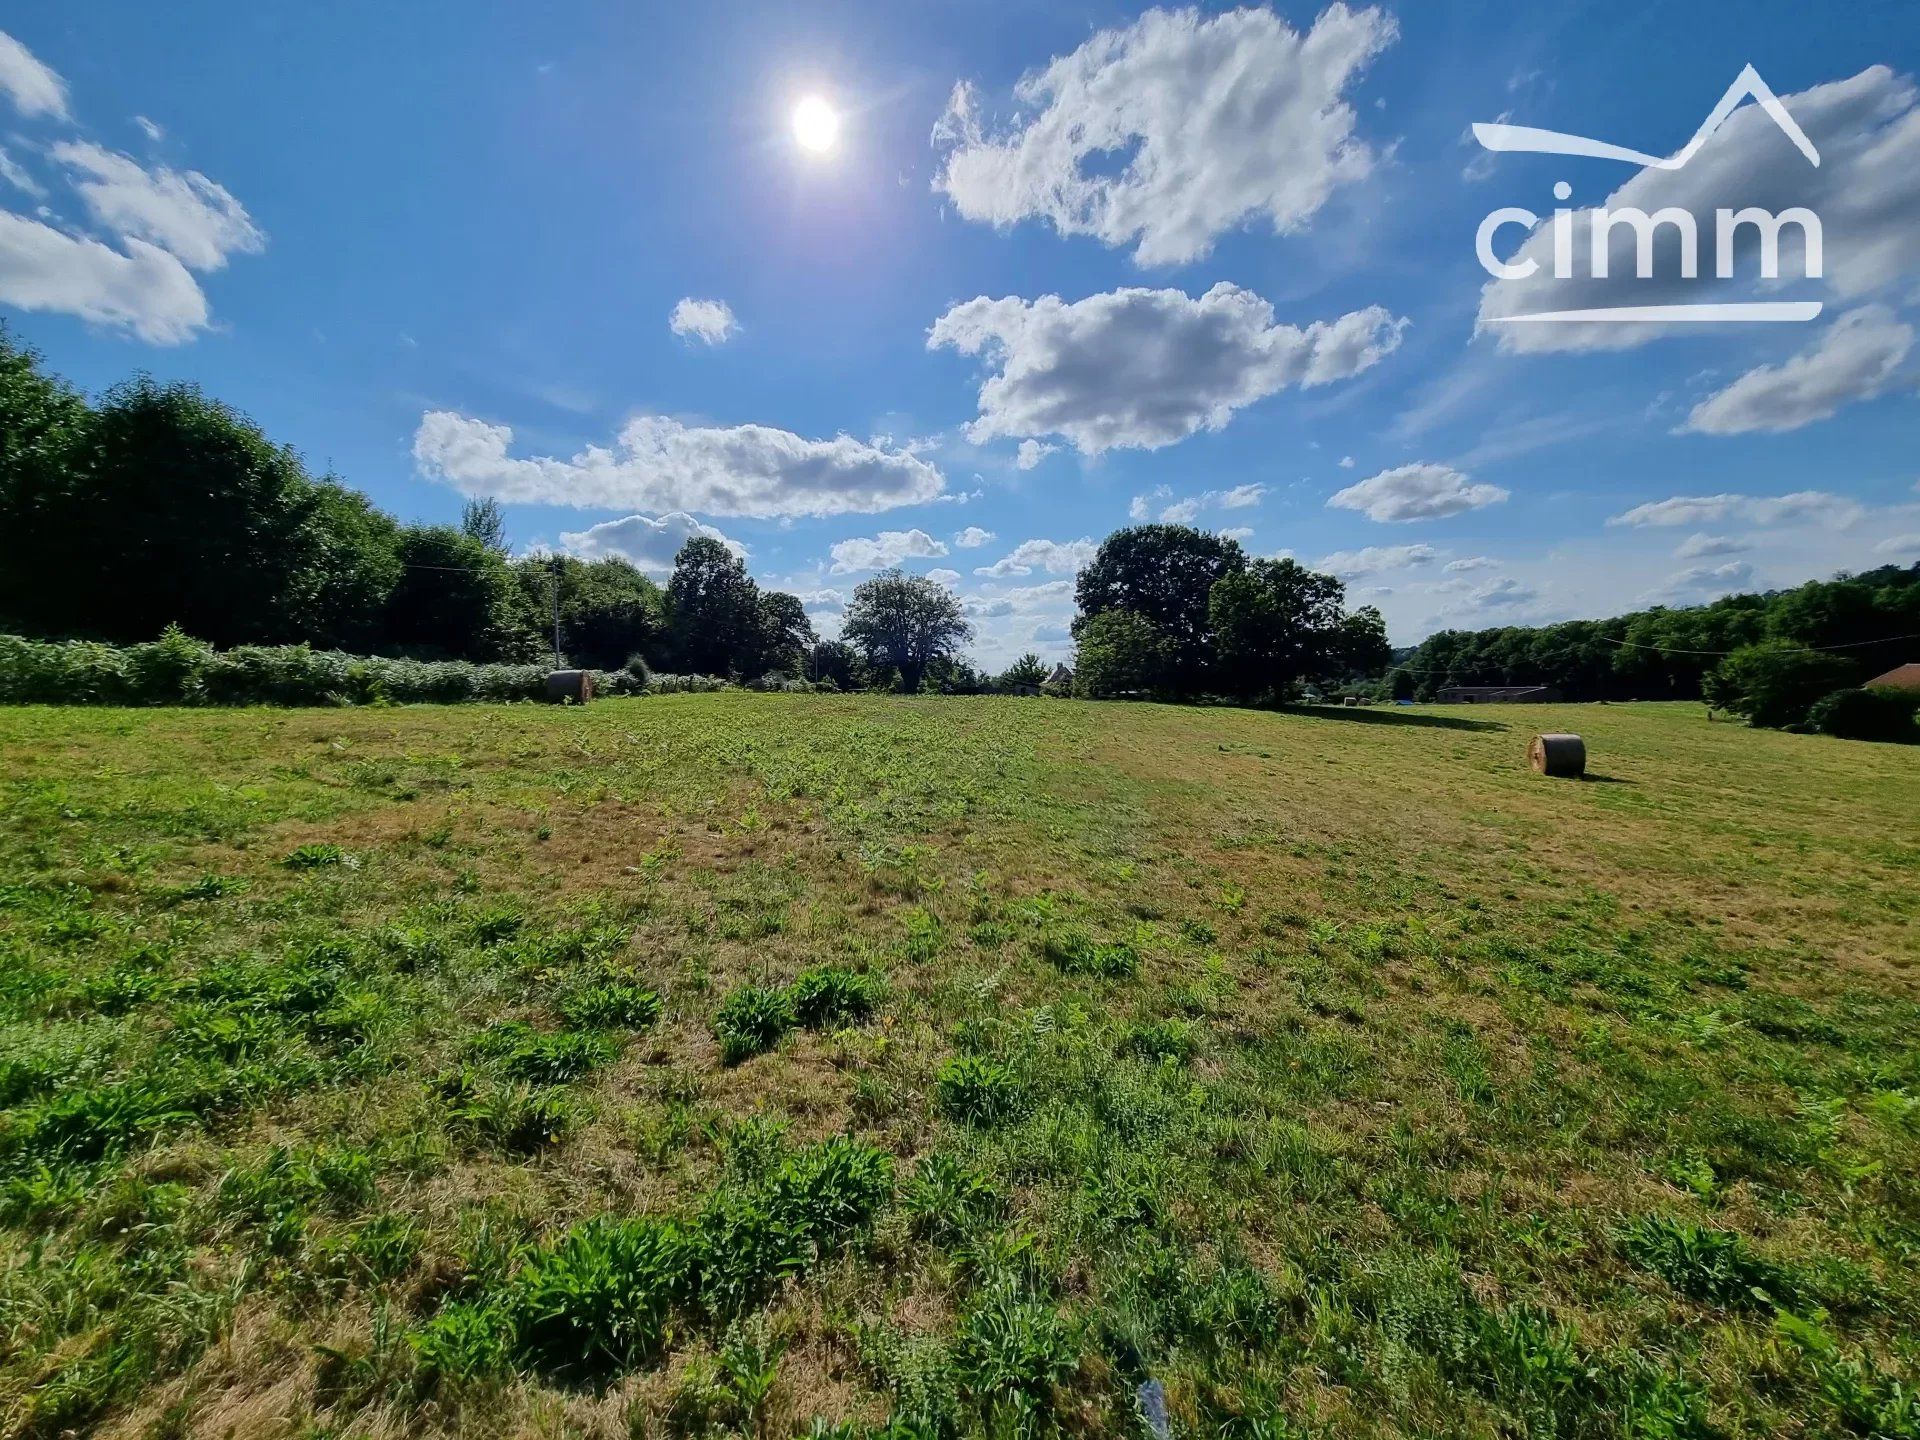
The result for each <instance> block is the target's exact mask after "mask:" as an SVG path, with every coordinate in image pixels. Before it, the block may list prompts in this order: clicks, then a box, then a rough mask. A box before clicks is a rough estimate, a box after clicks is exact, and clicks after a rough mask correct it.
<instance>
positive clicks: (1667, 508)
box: [1607, 490, 1862, 526]
mask: <svg viewBox="0 0 1920 1440" xmlns="http://www.w3.org/2000/svg"><path fill="white" fill-rule="evenodd" d="M1861 513H1862V512H1861V508H1860V506H1859V505H1858V504H1857V503H1856V502H1854V501H1852V500H1848V499H1847V498H1845V497H1844V496H1841V495H1833V494H1829V493H1828V492H1827V491H1824V490H1796V491H1795V492H1794V493H1793V494H1791V495H1777V496H1766V495H1734V494H1721V495H1674V496H1672V497H1670V498H1668V499H1666V500H1653V501H1649V502H1648V503H1647V504H1645V505H1636V506H1634V507H1633V508H1632V509H1631V510H1625V511H1622V512H1621V513H1620V514H1618V515H1615V516H1613V517H1612V518H1611V519H1609V520H1608V521H1607V524H1609V525H1713V524H1718V523H1720V522H1722V521H1728V520H1734V521H1740V522H1743V523H1745V524H1749V525H1779V524H1785V523H1790V522H1792V521H1796V520H1807V521H1812V522H1814V523H1816V524H1823V525H1835V526H1839V525H1850V524H1852V523H1853V522H1854V521H1855V520H1858V519H1859V518H1860V515H1861Z"/></svg>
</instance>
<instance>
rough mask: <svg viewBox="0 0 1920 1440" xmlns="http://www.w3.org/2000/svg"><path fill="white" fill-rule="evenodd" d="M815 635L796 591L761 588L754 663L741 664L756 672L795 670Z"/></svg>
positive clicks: (799, 667)
mask: <svg viewBox="0 0 1920 1440" xmlns="http://www.w3.org/2000/svg"><path fill="white" fill-rule="evenodd" d="M818 639H819V637H818V636H817V635H815V634H814V633H813V622H812V621H811V620H809V619H808V618H807V610H806V607H805V606H804V605H802V604H801V603H800V597H799V596H798V595H789V594H787V593H786V591H784V590H763V591H762V592H761V593H760V614H759V624H758V626H757V627H756V636H755V643H754V655H753V657H752V658H753V661H754V664H753V666H752V668H751V669H747V667H744V666H743V667H742V668H743V670H746V673H748V674H756V675H757V674H765V673H767V672H768V671H773V670H778V671H781V672H782V673H784V674H788V675H793V674H797V673H799V671H800V670H801V669H802V668H803V667H804V666H805V664H806V657H807V654H808V652H809V651H811V650H812V648H813V646H814V643H815V641H817V640H818Z"/></svg>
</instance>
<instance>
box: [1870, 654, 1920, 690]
mask: <svg viewBox="0 0 1920 1440" xmlns="http://www.w3.org/2000/svg"><path fill="white" fill-rule="evenodd" d="M1867 685H1868V686H1869V687H1872V686H1875V685H1885V686H1887V687H1888V688H1889V689H1893V690H1920V661H1913V662H1911V663H1909V664H1906V665H1896V666H1894V667H1893V669H1891V670H1889V671H1887V673H1886V674H1884V675H1876V676H1874V677H1873V679H1871V680H1869V681H1867Z"/></svg>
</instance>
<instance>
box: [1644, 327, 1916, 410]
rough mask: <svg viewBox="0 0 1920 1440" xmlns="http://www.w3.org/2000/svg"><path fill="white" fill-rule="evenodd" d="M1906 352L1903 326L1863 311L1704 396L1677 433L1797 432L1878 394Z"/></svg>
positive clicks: (1909, 338) (1908, 338) (1908, 336)
mask: <svg viewBox="0 0 1920 1440" xmlns="http://www.w3.org/2000/svg"><path fill="white" fill-rule="evenodd" d="M1912 348H1913V327H1912V326H1911V325H1906V324H1903V323H1901V322H1900V321H1899V320H1896V319H1895V318H1894V316H1893V312H1892V311H1891V310H1888V309H1887V308H1886V307H1885V306H1884V305H1863V306H1861V307H1860V308H1859V309H1858V310H1853V311H1849V312H1848V313H1847V314H1845V315H1842V316H1841V317H1840V318H1839V319H1838V320H1836V321H1834V322H1833V324H1832V325H1830V326H1828V327H1827V330H1826V332H1825V333H1824V334H1823V335H1821V336H1820V338H1819V339H1817V340H1816V341H1814V343H1813V344H1812V345H1810V346H1808V347H1807V348H1806V349H1805V350H1802V351H1801V352H1800V353H1799V354H1798V355H1795V356H1794V357H1793V358H1792V359H1790V360H1787V361H1786V362H1785V363H1783V364H1780V365H1761V366H1758V367H1757V368H1755V369H1752V370H1749V371H1747V373H1746V374H1744V375H1742V376H1741V377H1740V378H1739V379H1738V380H1735V381H1734V382H1733V383H1732V384H1731V385H1729V386H1727V388H1726V389H1724V390H1721V391H1719V392H1717V393H1716V394H1713V395H1709V396H1708V397H1707V398H1706V399H1704V400H1702V401H1701V402H1700V403H1699V404H1698V405H1696V406H1694V407H1693V411H1692V413H1691V414H1689V415H1688V416H1687V422H1686V424H1685V425H1683V426H1681V427H1680V428H1681V429H1683V430H1698V431H1702V432H1704V433H1706V434H1709V435H1739V434H1744V433H1745V432H1747V431H1750V430H1770V431H1781V430H1798V429H1799V428H1800V427H1801V426H1802V425H1808V424H1811V423H1812V422H1813V421H1815V420H1825V419H1826V418H1828V417H1829V416H1830V415H1832V414H1833V412H1834V411H1836V410H1838V409H1839V408H1840V407H1841V406H1842V405H1847V404H1850V403H1852V402H1853V401H1855V400H1871V399H1872V398H1873V397H1874V396H1876V395H1879V394H1881V393H1883V392H1884V391H1885V390H1886V389H1887V388H1888V387H1889V386H1891V385H1892V384H1893V382H1894V379H1895V377H1896V375H1897V374H1898V372H1899V369H1900V362H1901V361H1902V360H1904V359H1906V358H1907V352H1908V351H1909V350H1911V349H1912Z"/></svg>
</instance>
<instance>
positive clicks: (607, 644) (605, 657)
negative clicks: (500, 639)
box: [468, 532, 666, 670]
mask: <svg viewBox="0 0 1920 1440" xmlns="http://www.w3.org/2000/svg"><path fill="white" fill-rule="evenodd" d="M468 533H469V534H471V532H468ZM473 538H474V539H475V541H476V543H479V544H482V545H484V544H485V543H486V542H485V541H482V540H479V538H478V537H473ZM489 548H491V547H489ZM512 570H513V578H514V584H515V588H516V591H517V600H518V616H519V618H518V622H517V623H518V627H519V628H520V629H522V630H524V631H526V632H527V634H528V635H529V636H530V637H531V639H532V643H533V646H534V648H535V649H537V650H539V651H541V652H542V653H550V652H551V650H552V647H553V607H554V591H555V587H556V585H557V586H558V589H559V608H560V648H561V653H562V654H563V656H564V657H565V658H566V660H567V661H568V663H570V664H574V665H585V666H589V667H591V668H593V669H596V670H617V669H619V668H620V667H621V666H622V665H624V664H625V663H626V661H627V657H628V656H630V655H636V654H637V655H641V656H643V657H648V656H652V655H653V654H655V653H656V652H657V651H658V649H659V645H660V633H661V615H662V612H663V611H664V610H665V607H666V596H665V595H664V593H663V592H662V591H661V589H660V587H659V586H658V585H656V584H654V583H653V581H651V580H649V579H648V578H647V577H646V576H645V575H642V574H641V573H640V572H639V570H637V569H635V568H634V566H633V565H632V564H630V563H629V562H628V561H626V560H622V559H620V558H619V557H617V556H608V557H606V558H604V559H600V560H591V561H589V560H580V559H576V558H575V557H573V556H571V555H558V556H549V555H529V556H527V557H525V558H523V559H520V560H516V561H514V562H513V565H512Z"/></svg>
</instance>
